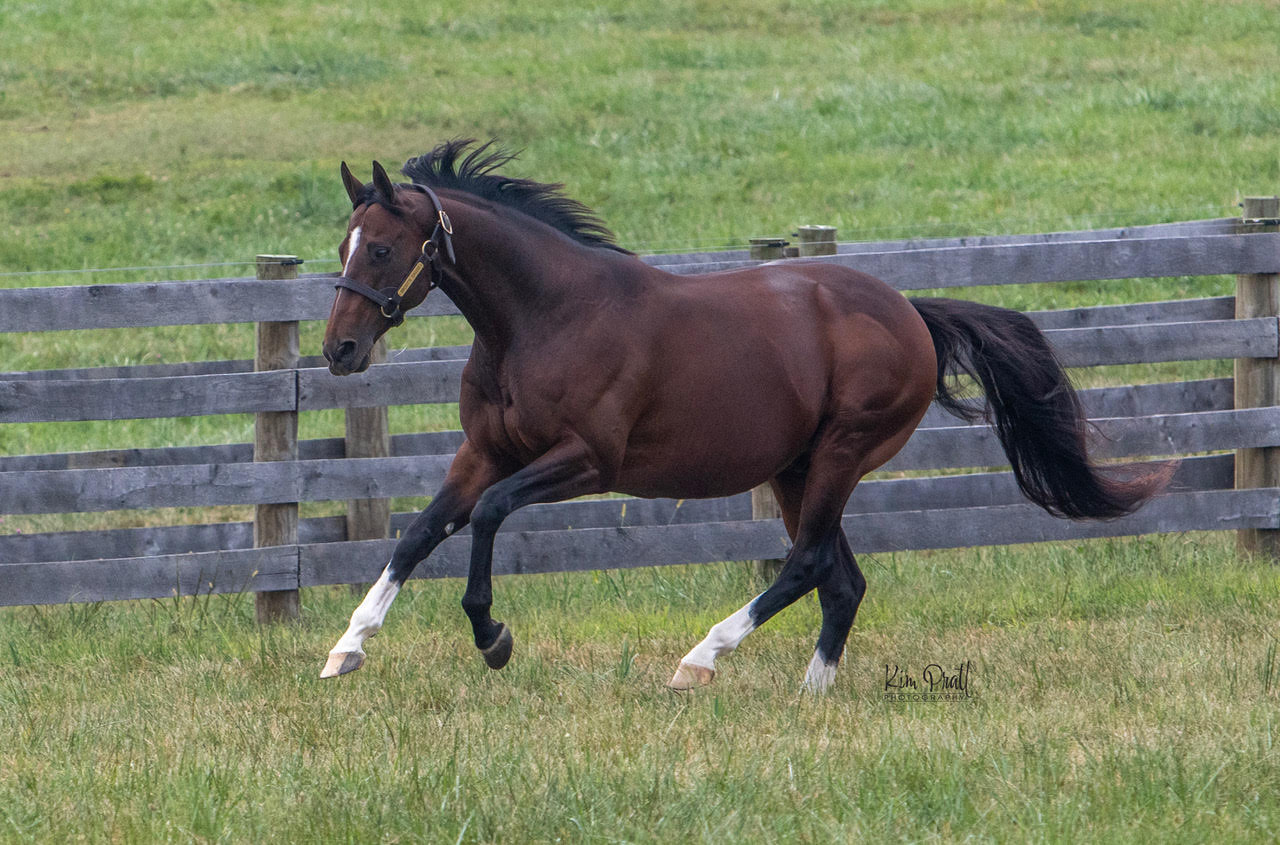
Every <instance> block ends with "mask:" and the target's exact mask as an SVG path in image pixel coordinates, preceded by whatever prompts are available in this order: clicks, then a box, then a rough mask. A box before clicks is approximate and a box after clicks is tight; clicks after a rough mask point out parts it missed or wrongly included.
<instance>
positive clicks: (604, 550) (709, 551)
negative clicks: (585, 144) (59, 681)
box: [0, 488, 1280, 605]
mask: <svg viewBox="0 0 1280 845" xmlns="http://www.w3.org/2000/svg"><path fill="white" fill-rule="evenodd" d="M1278 500H1280V489H1275V488H1267V489H1260V490H1224V491H1213V492H1200V493H1182V494H1173V495H1170V496H1165V497H1162V498H1160V499H1157V500H1155V501H1153V502H1151V503H1150V504H1148V505H1147V506H1146V507H1145V508H1144V509H1143V510H1142V511H1139V512H1138V513H1137V514H1135V515H1133V516H1130V517H1126V518H1124V519H1120V520H1116V521H1113V522H1104V523H1073V522H1068V521H1066V520H1059V519H1054V518H1053V517H1050V516H1048V515H1047V514H1045V513H1044V512H1043V511H1040V510H1039V509H1038V508H1036V507H1035V506H1033V505H1024V504H1019V505H1003V506H995V507H978V508H955V509H950V510H937V511H908V512H892V513H872V514H855V515H851V516H846V517H845V518H844V528H845V531H846V532H847V533H848V534H849V537H850V542H851V545H852V546H853V548H854V551H855V552H856V553H859V554H868V553H880V552H889V551H900V550H903V549H908V548H911V549H922V548H957V547H964V546H975V545H983V546H986V545H1003V544H1009V543H1028V542H1043V541H1047V540H1074V539H1080V538H1089V537H1119V536H1127V535H1132V534H1149V533H1161V532H1171V531H1178V532H1181V531H1210V530H1233V529H1238V528H1276V527H1277V525H1278V520H1277V502H1278ZM394 545H395V541H394V540H368V541H363V542H359V543H343V544H337V543H322V544H306V545H301V546H299V547H293V546H282V547H274V548H267V549H246V550H239V551H223V552H205V553H198V554H185V555H168V556H162V557H143V558H136V557H135V558H126V559H116V560H105V561H75V562H62V561H59V562H51V563H30V564H27V563H22V564H7V565H0V605H14V604H42V603H53V602H65V601H75V600H95V601H96V600H115V599H128V598H159V597H164V596H169V595H174V594H175V593H176V594H178V595H189V594H192V593H209V592H213V593H218V592H237V591H241V590H263V589H291V588H293V587H294V586H314V585H319V584H341V583H350V582H360V581H371V580H373V579H374V578H375V577H377V574H378V572H379V570H380V569H381V568H382V567H383V566H384V565H385V563H386V561H387V559H388V556H389V555H390V553H391V550H392V549H393V548H394ZM787 546H788V540H787V536H786V532H785V530H783V527H782V523H781V521H780V520H759V521H749V520H743V521H736V522H720V523H694V524H677V525H667V526H632V527H622V528H584V529H574V530H567V531H517V532H510V533H504V534H501V535H500V536H499V538H498V540H497V542H496V543H495V547H494V571H495V573H497V574H511V573H538V572H568V571H582V570H590V569H616V568H627V567H635V566H661V565H670V564H681V563H707V562H712V561H720V560H749V559H754V558H761V557H771V556H776V555H778V554H780V553H783V552H785V550H786V548H787ZM468 557H469V542H468V540H467V538H465V537H453V538H450V539H449V540H447V541H446V542H445V543H444V544H442V545H441V547H440V548H439V549H437V551H436V552H435V554H433V555H432V556H431V557H430V558H428V560H427V561H426V562H425V563H424V564H422V565H421V566H419V567H418V570H417V572H416V573H415V574H416V575H417V576H419V577H458V576H461V575H464V574H465V572H466V567H467V563H468Z"/></svg>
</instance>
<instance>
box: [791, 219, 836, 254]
mask: <svg viewBox="0 0 1280 845" xmlns="http://www.w3.org/2000/svg"><path fill="white" fill-rule="evenodd" d="M796 237H797V238H799V239H800V243H799V246H800V257H801V258H809V257H811V256H814V255H835V254H836V227H835V226H801V227H800V228H799V229H798V230H797V231H796Z"/></svg>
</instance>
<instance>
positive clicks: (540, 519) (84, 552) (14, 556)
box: [0, 494, 751, 564]
mask: <svg viewBox="0 0 1280 845" xmlns="http://www.w3.org/2000/svg"><path fill="white" fill-rule="evenodd" d="M417 515H418V514H417V513H416V512H413V513H408V512H406V513H397V514H392V516H391V533H392V536H394V535H395V534H396V532H397V531H403V530H405V529H406V528H408V527H409V524H410V523H411V522H412V521H413V519H414V518H415V517H416V516H417ZM750 518H751V502H750V497H749V496H747V495H746V494H742V495H739V496H730V497H728V498H724V499H702V500H693V499H689V500H681V501H675V500H673V499H629V498H627V499H600V500H584V501H573V502H560V503H557V504H552V505H533V506H531V507H528V508H523V509H521V510H518V511H516V512H515V513H514V514H512V515H511V516H510V518H508V519H507V520H506V522H504V523H503V530H504V531H547V530H553V529H570V528H606V527H619V526H623V525H671V524H684V523H690V522H730V521H733V520H737V519H750ZM345 539H346V519H345V518H344V517H337V516H335V517H315V518H311V519H303V520H299V522H298V541H299V542H300V543H335V542H341V541H344V540H345ZM252 546H253V523H251V522H219V523H214V524H208V525H162V526H149V527H143V528H119V529H115V530H109V531H59V532H49V533H43V534H10V535H4V536H0V564H4V563H14V562H19V561H21V562H24V563H38V562H41V561H70V560H83V559H97V558H122V557H147V556H153V555H168V554H180V553H185V552H202V551H213V550H218V549H247V548H251V547H252Z"/></svg>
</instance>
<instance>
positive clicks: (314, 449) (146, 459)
mask: <svg viewBox="0 0 1280 845" xmlns="http://www.w3.org/2000/svg"><path fill="white" fill-rule="evenodd" d="M949 424H950V423H949ZM463 439H464V435H463V433H462V432H461V431H429V432H422V433H418V434H397V435H395V436H393V437H392V438H391V454H392V455H393V456H395V457H403V456H408V455H453V453H455V452H456V451H458V447H459V446H461V445H462V441H463ZM344 452H345V447H344V443H343V440H342V438H341V437H327V438H323V439H319V440H303V441H301V442H300V443H299V444H298V457H299V459H300V460H304V461H307V460H320V459H323V458H341V457H343V456H344ZM252 460H253V444H252V443H232V444H225V445H219V446H166V447H162V448H157V449H104V450H101V451H94V452H57V453H53V454H48V455H15V456H13V457H7V458H0V473H3V472H33V471H35V470H56V469H97V468H101V467H124V466H135V467H139V466H175V465H179V464H230V463H239V462H241V461H252Z"/></svg>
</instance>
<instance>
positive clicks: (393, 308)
mask: <svg viewBox="0 0 1280 845" xmlns="http://www.w3.org/2000/svg"><path fill="white" fill-rule="evenodd" d="M417 187H418V188H420V189H421V190H422V191H423V192H424V193H425V194H426V195H427V196H428V197H430V199H431V205H432V206H434V208H435V211H436V225H435V228H434V229H433V230H432V231H431V237H429V238H427V239H426V240H425V241H423V242H422V254H421V255H419V256H418V260H417V261H416V262H414V265H413V269H411V270H410V271H409V273H408V275H406V276H405V277H404V281H403V282H401V283H400V287H398V288H396V290H395V291H394V292H392V293H386V292H384V291H380V290H375V289H374V288H371V287H369V286H368V285H366V284H365V283H364V282H360V281H356V280H355V279H352V278H349V277H347V276H339V277H338V279H337V281H336V282H334V285H333V286H334V287H335V288H346V289H347V290H349V291H354V292H356V293H358V294H360V295H361V296H363V297H364V298H365V299H368V300H371V301H372V302H373V303H374V304H375V305H377V306H378V310H379V311H381V312H382V316H384V317H386V318H387V319H388V320H390V321H391V325H392V327H395V326H398V325H400V324H401V323H403V322H404V309H402V308H401V307H400V304H401V301H402V300H403V299H404V297H405V294H407V293H408V292H409V290H410V289H411V288H412V287H413V283H414V282H416V281H417V280H418V276H420V275H422V271H423V270H424V269H425V268H427V267H430V268H431V279H430V284H429V285H428V286H427V293H431V291H432V290H434V289H435V288H437V287H439V286H440V279H441V278H443V277H444V267H443V266H442V261H443V259H442V258H441V256H442V255H444V256H447V257H448V260H449V263H450V264H454V265H456V264H457V263H458V259H457V257H456V256H455V255H454V252H453V222H452V221H451V220H450V219H449V215H448V214H446V213H445V210H444V206H443V205H441V204H440V198H439V197H438V196H436V192H435V191H433V190H431V189H430V188H428V187H427V186H426V185H418V186H417ZM387 290H390V288H388V289H387ZM424 298H425V297H424Z"/></svg>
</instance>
